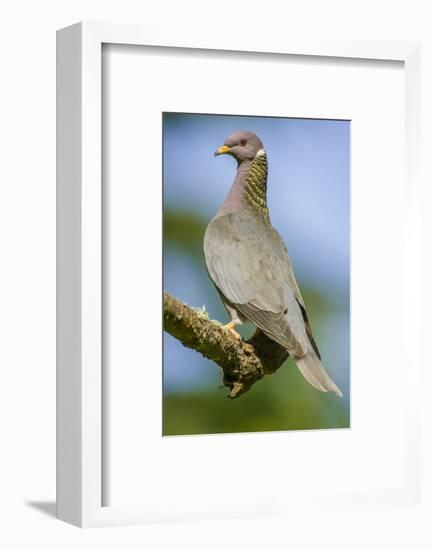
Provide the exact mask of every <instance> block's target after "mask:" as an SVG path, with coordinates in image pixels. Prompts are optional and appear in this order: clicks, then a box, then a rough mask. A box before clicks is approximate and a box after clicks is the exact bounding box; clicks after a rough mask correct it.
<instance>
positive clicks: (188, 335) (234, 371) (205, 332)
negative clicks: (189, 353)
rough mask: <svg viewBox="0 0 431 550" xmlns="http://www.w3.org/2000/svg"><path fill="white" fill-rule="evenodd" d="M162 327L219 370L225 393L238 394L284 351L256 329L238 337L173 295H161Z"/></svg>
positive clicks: (273, 367) (273, 368)
mask: <svg viewBox="0 0 431 550" xmlns="http://www.w3.org/2000/svg"><path fill="white" fill-rule="evenodd" d="M163 320H164V330H166V332H168V333H169V334H171V335H172V336H174V337H175V338H177V340H179V341H180V342H182V343H183V344H184V346H186V347H188V348H191V349H194V350H196V351H198V352H199V353H201V354H202V355H203V356H204V357H206V358H207V359H211V360H212V361H214V362H215V363H217V364H218V365H219V366H220V367H221V368H222V370H223V384H224V385H225V386H226V387H227V388H229V390H230V393H229V397H230V398H231V399H234V398H236V397H239V396H240V395H242V394H243V393H245V392H246V391H248V390H249V389H250V388H251V386H252V385H253V384H254V383H255V382H257V381H258V380H260V379H261V378H262V377H263V376H264V375H265V374H272V373H273V372H275V371H276V370H277V369H278V368H279V367H281V365H282V364H283V363H284V361H285V360H286V359H287V358H288V356H289V354H288V352H287V351H286V350H285V349H284V348H283V347H281V346H280V345H279V344H277V343H276V342H274V341H273V340H271V339H270V338H268V337H267V336H266V335H265V334H264V333H263V332H261V331H260V330H257V331H256V332H255V334H254V335H253V337H252V338H251V339H250V340H248V341H247V342H245V341H243V340H238V339H237V338H235V336H234V335H233V334H232V333H231V332H230V331H228V330H226V329H224V328H223V327H222V326H221V325H220V323H218V322H217V321H211V320H210V319H208V317H207V315H206V313H205V312H203V311H201V310H196V309H193V308H191V307H189V306H187V305H186V304H184V303H182V302H181V301H180V300H178V299H177V298H175V297H174V296H172V295H170V294H168V293H167V292H165V293H164V296H163Z"/></svg>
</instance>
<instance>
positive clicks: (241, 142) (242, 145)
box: [239, 139, 247, 147]
mask: <svg viewBox="0 0 431 550" xmlns="http://www.w3.org/2000/svg"><path fill="white" fill-rule="evenodd" d="M239 144H240V145H241V147H245V146H246V145H247V140H246V139H241V140H240V142H239Z"/></svg>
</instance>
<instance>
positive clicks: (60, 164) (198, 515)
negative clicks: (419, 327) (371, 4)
mask: <svg viewBox="0 0 431 550" xmlns="http://www.w3.org/2000/svg"><path fill="white" fill-rule="evenodd" d="M185 36H186V38H184V37H185ZM102 44H129V45H152V46H167V47H171V48H172V47H178V48H194V49H202V50H212V49H215V50H224V51H232V52H233V51H237V52H261V53H266V54H268V55H271V54H281V55H307V56H324V57H341V58H351V59H375V60H388V61H390V60H393V61H401V62H403V63H404V64H405V81H406V88H405V117H406V158H407V170H406V172H407V173H406V188H407V190H408V193H407V196H408V198H409V203H408V205H406V216H407V218H408V219H407V220H406V224H407V225H406V227H407V238H406V242H405V243H404V246H405V262H406V266H405V269H406V276H408V277H409V278H410V279H413V278H414V279H416V278H417V276H419V273H420V255H421V250H420V247H418V246H415V245H414V244H413V243H420V224H419V222H420V218H421V207H420V200H419V195H420V193H419V192H418V189H419V186H420V180H419V175H418V166H419V150H420V147H419V145H420V132H419V128H420V109H419V76H420V55H419V53H420V48H419V45H418V44H407V43H388V42H369V41H347V40H346V41H330V40H307V39H304V40H297V39H289V38H286V37H284V36H271V37H269V35H267V36H264V35H260V34H253V33H249V34H248V36H246V35H245V34H240V35H229V34H223V35H220V34H219V32H218V29H217V28H211V27H209V28H201V29H195V30H194V31H193V32H187V34H184V33H183V32H181V31H180V30H179V29H175V28H174V27H172V28H167V27H164V28H163V29H161V28H159V27H152V26H134V25H123V24H107V23H79V24H76V25H73V26H71V27H67V28H65V29H62V30H60V31H58V34H57V516H58V518H59V519H62V520H64V521H67V522H69V523H72V524H74V525H77V526H81V527H92V526H107V525H126V524H134V523H148V522H159V521H169V520H191V519H204V518H212V517H236V516H238V515H259V514H272V513H278V514H280V513H281V514H283V513H287V512H288V511H289V510H290V507H289V505H287V504H285V503H283V502H280V501H278V502H273V503H268V506H264V507H262V506H255V507H253V504H251V505H250V506H249V507H247V508H245V509H244V510H242V511H240V512H238V511H237V510H235V509H234V507H232V506H229V497H226V501H225V502H224V503H223V507H221V508H220V512H219V513H215V512H214V510H212V509H211V508H210V507H208V508H207V509H202V510H201V511H200V512H198V511H197V510H196V509H195V508H193V507H191V508H190V509H188V508H187V507H183V508H181V509H179V510H177V511H176V512H175V513H172V512H167V513H165V512H164V511H163V510H161V509H159V508H157V509H154V510H152V509H151V503H148V505H147V506H145V507H144V506H126V507H117V506H102V502H103V472H102V454H103V442H102V421H103V406H102V387H103V380H102V345H101V342H102V291H101V280H102V238H103V236H102V208H101V204H102V188H101V181H102V132H101V121H102V109H101V105H102ZM406 299H407V300H408V307H409V308H410V312H415V313H416V320H415V319H411V322H410V325H409V324H408V323H407V322H406V325H405V327H404V330H405V331H412V332H414V331H415V329H416V326H415V325H414V323H415V322H416V323H418V322H420V321H419V319H420V311H421V309H420V308H421V305H420V304H421V288H420V284H415V285H410V287H409V292H408V294H407V296H406ZM406 307H407V306H406ZM411 317H412V316H411V315H410V316H409V318H411ZM420 360H421V350H420V345H419V346H418V347H417V348H415V349H414V350H412V356H411V365H410V368H411V370H410V374H409V379H410V382H407V383H408V384H409V386H408V388H409V389H408V391H407V392H406V393H407V395H406V399H408V400H409V405H410V406H409V414H408V417H406V438H407V441H408V444H407V449H408V453H407V456H406V459H405V460H406V465H405V484H404V487H403V488H402V489H399V490H396V491H394V490H391V491H389V490H388V491H381V492H378V493H377V492H373V493H362V494H360V493H357V494H343V495H340V494H335V493H334V494H333V495H322V496H319V497H314V498H313V499H310V498H309V497H307V496H306V495H304V496H303V498H302V497H301V498H299V497H298V498H297V499H296V501H295V509H296V511H298V510H301V509H303V510H304V509H305V510H307V511H310V510H312V509H316V510H318V509H319V508H320V507H322V506H325V507H327V508H328V507H329V508H336V509H338V508H339V509H346V507H350V508H352V509H358V508H361V507H364V506H376V505H377V506H385V505H394V504H396V505H414V504H416V503H417V502H418V499H419V490H420V476H419V440H420V430H419V414H418V409H417V407H418V399H417V388H418V380H419V376H420V374H419V369H420Z"/></svg>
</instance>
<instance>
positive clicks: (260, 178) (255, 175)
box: [218, 152, 269, 223]
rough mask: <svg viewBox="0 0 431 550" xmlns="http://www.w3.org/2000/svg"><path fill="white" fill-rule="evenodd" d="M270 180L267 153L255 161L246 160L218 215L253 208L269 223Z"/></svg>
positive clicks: (239, 168) (240, 165) (239, 166)
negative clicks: (268, 190) (267, 192)
mask: <svg viewBox="0 0 431 550" xmlns="http://www.w3.org/2000/svg"><path fill="white" fill-rule="evenodd" d="M267 179H268V161H267V158H266V154H265V152H263V153H261V154H260V155H258V156H256V158H254V159H253V160H251V161H250V160H245V161H243V162H241V163H240V164H239V165H238V170H237V173H236V177H235V180H234V182H233V184H232V187H231V189H230V191H229V193H228V195H227V197H226V199H225V201H224V203H223V205H222V207H221V208H220V210H219V212H218V215H223V214H227V213H229V212H236V211H238V210H240V209H241V208H244V207H246V206H251V207H252V208H253V209H254V210H256V212H258V213H259V214H261V215H262V216H263V218H264V220H265V221H266V222H268V223H269V212H268V205H267V201H266V187H267Z"/></svg>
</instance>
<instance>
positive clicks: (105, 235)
mask: <svg viewBox="0 0 431 550" xmlns="http://www.w3.org/2000/svg"><path fill="white" fill-rule="evenodd" d="M419 71H420V62H419V49H418V46H417V45H409V44H394V43H391V44H389V43H381V42H376V43H369V42H366V43H365V42H360V41H358V42H356V43H354V42H348V41H346V42H336V43H335V42H329V41H324V40H318V41H312V40H310V41H304V40H296V39H290V40H286V39H285V38H284V37H275V36H270V35H269V34H268V35H267V36H262V35H260V37H259V38H256V36H255V35H252V34H250V35H249V36H247V34H244V36H242V37H241V40H239V38H238V36H236V35H235V34H234V33H233V34H232V35H230V34H229V32H226V34H225V35H224V36H223V38H220V37H219V36H218V34H217V32H216V29H211V28H207V29H200V30H196V31H195V32H194V33H191V34H189V35H188V38H187V40H185V39H184V38H183V35H179V34H178V30H175V29H168V28H166V27H165V28H164V29H163V30H161V29H159V28H156V27H151V26H143V27H140V26H133V25H131V26H128V25H110V24H101V23H100V24H99V23H81V24H78V25H74V26H71V27H68V28H66V29H62V30H61V31H59V32H58V38H57V97H58V103H57V119H58V126H57V143H58V146H57V166H58V168H57V197H58V199H57V233H58V239H57V243H58V246H57V258H58V259H57V270H58V271H57V281H58V315H57V319H58V321H57V334H58V337H57V342H58V346H57V349H58V352H57V377H58V378H57V379H58V384H57V418H58V421H57V509H58V517H59V518H60V519H63V520H65V521H68V522H71V523H73V524H75V525H79V526H104V525H120V524H131V523H149V522H160V521H171V520H177V521H178V520H190V519H206V518H216V517H240V516H252V515H268V514H278V515H280V514H287V513H290V512H292V511H294V512H298V511H299V512H300V511H301V510H303V511H306V512H307V513H313V510H315V511H318V510H319V509H320V508H321V507H323V506H324V507H325V508H338V507H339V508H340V509H346V508H351V509H353V510H355V509H357V508H358V507H363V506H364V505H365V506H376V505H378V506H382V505H393V504H397V505H412V504H415V503H416V502H417V500H418V492H419V475H418V449H419V428H418V414H417V410H416V406H417V404H416V401H417V400H416V397H415V396H416V395H417V385H418V384H419V375H418V369H419V366H420V362H421V351H420V346H412V345H411V342H412V341H415V334H418V333H419V332H420V314H418V312H420V308H421V306H420V303H421V288H420V276H419V273H420V249H419V248H420V247H418V246H416V245H415V243H418V242H420V237H419V231H420V230H419V228H418V220H419V219H420V215H421V209H420V203H419V200H418V193H417V189H418V185H419V183H418V181H419V180H418V175H417V171H416V170H417V168H416V167H417V165H418V155H419V153H418V151H419V119H420V116H419V115H420V112H419V109H418V106H417V105H418V93H419V91H418V82H419ZM407 368H408V372H409V375H408V377H407V376H406V375H405V369H407ZM173 457H174V460H173Z"/></svg>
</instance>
